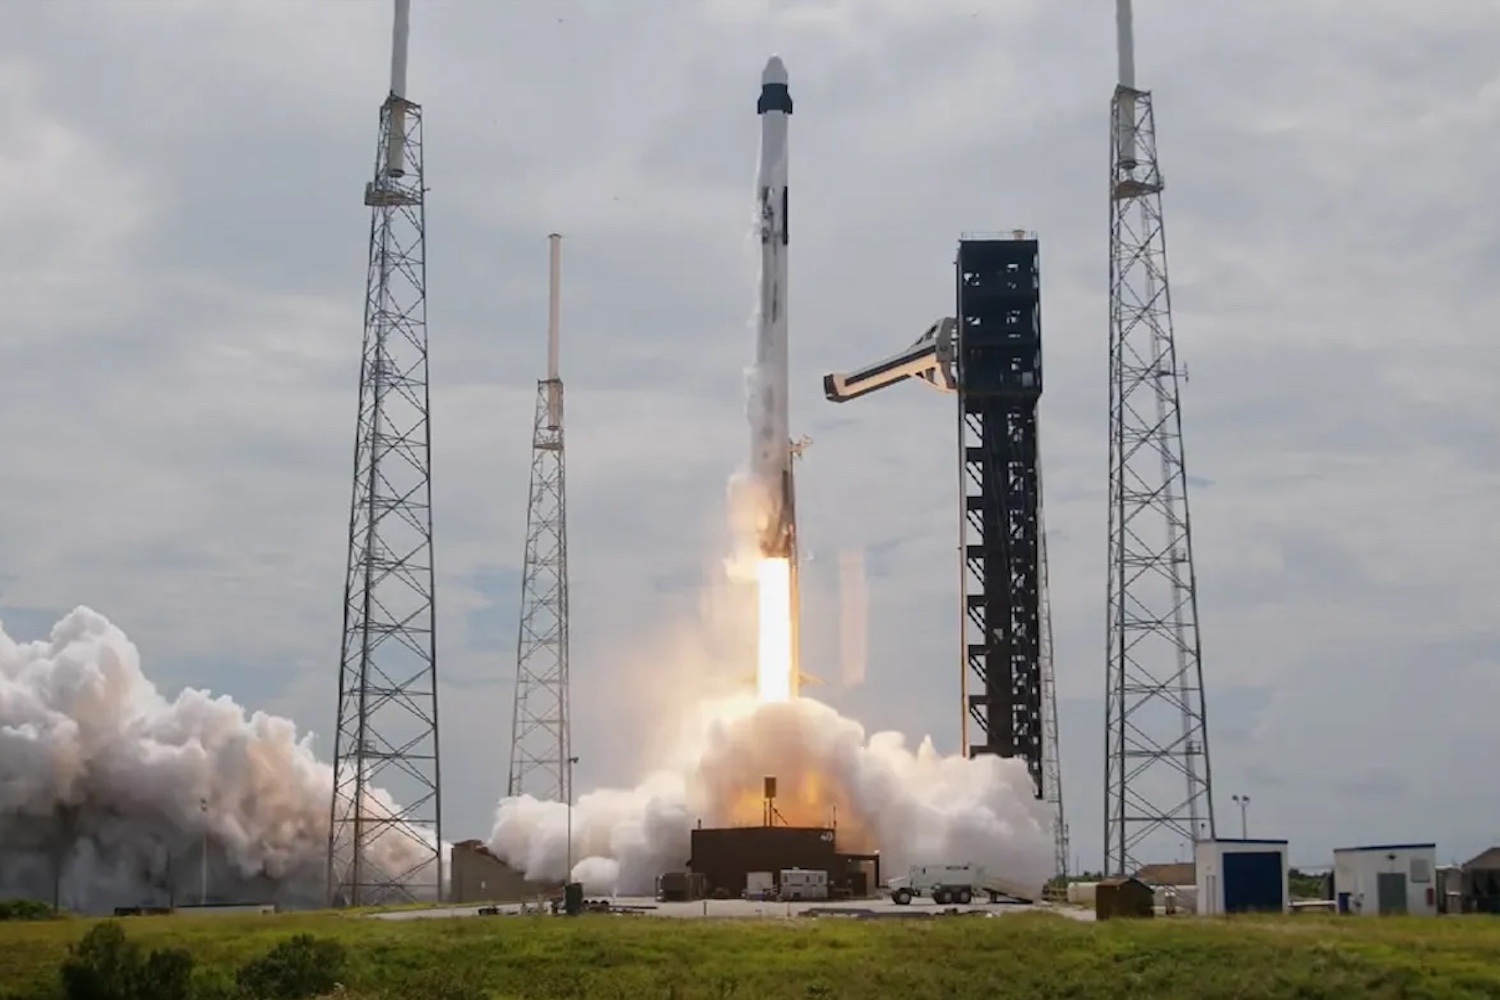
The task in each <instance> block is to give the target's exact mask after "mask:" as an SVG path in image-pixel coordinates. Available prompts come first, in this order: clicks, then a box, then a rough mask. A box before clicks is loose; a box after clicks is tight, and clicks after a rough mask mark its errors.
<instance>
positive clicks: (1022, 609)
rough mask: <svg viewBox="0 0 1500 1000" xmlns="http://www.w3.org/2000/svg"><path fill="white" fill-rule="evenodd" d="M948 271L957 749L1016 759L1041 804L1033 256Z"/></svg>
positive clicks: (991, 259) (980, 245) (1027, 249)
mask: <svg viewBox="0 0 1500 1000" xmlns="http://www.w3.org/2000/svg"><path fill="white" fill-rule="evenodd" d="M957 271H958V275H957V276H958V325H957V336H956V340H957V351H956V360H957V373H958V375H957V383H958V411H959V428H958V446H959V463H960V465H959V467H960V469H961V470H962V472H961V475H962V477H963V478H962V484H963V485H962V487H961V489H960V498H961V502H962V504H963V506H962V519H961V521H960V525H959V536H960V538H959V540H960V545H961V548H962V557H963V568H962V570H961V573H960V580H959V586H960V590H959V595H960V600H961V602H962V607H963V613H964V626H963V631H962V636H961V642H962V647H963V666H962V667H961V668H960V669H961V671H962V673H961V681H960V685H961V687H960V692H961V698H962V705H963V708H964V711H965V719H964V728H963V746H964V750H965V752H966V753H967V754H968V755H969V756H971V757H975V756H979V755H980V754H996V755H998V756H1001V757H1019V758H1021V759H1022V760H1024V761H1025V762H1026V768H1027V770H1028V771H1029V772H1030V774H1031V780H1032V782H1033V784H1034V786H1035V788H1036V795H1037V798H1042V797H1043V796H1044V795H1045V794H1046V789H1045V787H1044V786H1045V781H1044V780H1043V767H1042V757H1043V748H1042V744H1043V735H1042V729H1043V723H1042V719H1043V714H1044V713H1043V711H1042V669H1041V602H1040V584H1041V572H1040V556H1041V547H1040V537H1039V536H1040V513H1041V506H1040V501H1041V493H1040V482H1039V480H1038V475H1037V405H1038V403H1039V402H1040V400H1041V395H1042V320H1041V254H1040V248H1039V245H1038V243H1037V241H1036V239H1035V238H1028V236H1027V234H1026V233H1025V232H1024V231H1022V230H1018V231H1016V232H1015V233H1014V234H1013V235H1012V238H1011V239H988V238H965V239H961V240H959V243H958V267H957Z"/></svg>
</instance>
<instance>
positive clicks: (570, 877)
mask: <svg viewBox="0 0 1500 1000" xmlns="http://www.w3.org/2000/svg"><path fill="white" fill-rule="evenodd" d="M576 763H578V758H577V757H569V758H568V872H567V875H565V876H564V877H563V882H564V883H568V882H571V881H573V765H574V764H576Z"/></svg>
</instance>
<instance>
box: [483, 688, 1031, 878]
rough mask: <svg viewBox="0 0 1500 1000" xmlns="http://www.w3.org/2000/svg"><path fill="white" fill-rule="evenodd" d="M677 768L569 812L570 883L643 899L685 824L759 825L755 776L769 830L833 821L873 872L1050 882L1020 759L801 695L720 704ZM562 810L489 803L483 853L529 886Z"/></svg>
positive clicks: (673, 862)
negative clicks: (881, 723)
mask: <svg viewBox="0 0 1500 1000" xmlns="http://www.w3.org/2000/svg"><path fill="white" fill-rule="evenodd" d="M696 742H697V745H696V746H692V747H685V748H684V749H683V752H682V754H681V756H680V758H679V759H680V760H682V761H683V762H684V763H683V764H682V765H681V766H679V767H676V768H672V769H668V770H664V771H661V772H659V773H657V774H655V775H652V776H651V777H650V778H648V779H647V780H645V781H644V782H642V783H641V784H640V785H638V786H637V787H636V788H634V789H631V790H607V791H598V792H592V793H588V794H585V795H582V796H581V797H579V799H578V801H577V802H576V804H575V805H574V808H573V816H572V828H573V857H574V859H576V863H575V865H574V868H573V872H572V875H573V877H574V878H576V879H578V880H579V881H582V882H583V883H584V885H585V887H586V888H587V889H588V890H589V891H590V892H600V893H607V892H618V893H621V894H625V895H634V894H641V893H650V892H651V890H652V888H653V885H654V882H655V879H656V876H657V875H659V874H661V873H662V872H666V871H682V870H684V869H685V867H686V862H687V860H688V854H689V837H690V833H689V831H690V829H691V828H692V827H693V826H694V825H695V824H696V823H697V822H698V821H699V820H701V821H702V822H703V824H704V825H705V826H716V825H734V824H753V823H758V822H760V820H761V810H762V808H763V802H762V796H761V788H762V779H763V778H764V777H765V776H768V775H774V776H775V777H776V779H777V798H776V802H775V807H776V811H777V813H778V817H779V818H778V822H785V823H788V824H790V825H794V826H824V825H828V824H830V823H835V822H836V824H837V833H836V836H837V841H838V845H839V849H840V850H842V851H869V850H879V851H880V852H881V857H882V865H883V873H891V874H894V873H897V872H902V871H904V870H905V868H906V867H907V866H908V865H912V864H969V863H972V864H979V865H983V866H985V868H986V869H987V870H989V871H990V872H993V873H995V874H997V875H1001V876H1003V877H1005V878H1007V879H1009V880H1010V881H1012V882H1014V883H1017V884H1019V885H1022V886H1028V887H1031V888H1032V889H1035V890H1039V889H1040V888H1041V886H1042V885H1043V883H1045V882H1046V880H1047V879H1048V878H1050V877H1051V876H1052V874H1053V872H1052V868H1053V848H1052V831H1051V818H1050V814H1049V812H1048V810H1047V809H1046V808H1045V807H1044V806H1043V805H1042V804H1041V803H1039V802H1037V801H1036V799H1035V798H1034V797H1033V795H1032V784H1031V778H1030V776H1029V775H1028V773H1027V771H1026V766H1025V764H1024V762H1022V761H1020V760H1008V759H1001V758H998V757H978V758H973V759H968V758H964V757H959V756H953V757H944V756H941V755H940V754H938V753H937V752H936V751H935V750H934V749H933V746H932V742H931V740H923V741H922V743H921V744H920V745H919V746H917V747H916V748H915V750H913V749H911V748H909V747H908V746H907V745H906V741H905V738H904V737H902V736H901V735H900V734H898V733H889V732H887V733H875V734H873V735H869V736H867V735H866V733H865V730H864V727H862V726H861V725H860V724H859V723H857V722H854V721H853V720H850V719H846V718H844V717H842V716H840V715H839V714H838V713H837V712H835V711H834V710H833V709H831V708H829V707H828V706H826V705H823V704H821V703H820V702H817V701H813V700H811V699H807V698H801V699H798V700H795V701H787V702H777V703H770V704H759V705H757V704H754V703H751V702H743V703H733V704H726V705H723V706H721V707H720V708H719V710H718V711H715V712H712V713H710V721H709V722H708V724H707V725H706V726H705V727H704V729H703V731H702V733H701V734H700V735H699V737H698V739H697V741H696ZM567 824H568V815H567V807H566V806H565V805H564V804H563V803H560V802H539V801H537V800H536V799H534V798H532V797H531V796H522V797H520V798H516V799H505V800H502V801H501V803H500V807H499V811H498V814H497V817H496V822H495V829H494V832H493V833H492V834H491V835H490V841H489V847H490V850H492V851H493V852H494V853H495V854H496V855H497V856H499V857H500V858H501V859H502V860H504V861H506V862H508V863H510V864H511V865H513V866H514V867H516V868H518V869H520V870H521V871H523V872H524V873H525V874H526V875H527V877H528V878H531V879H535V880H539V881H541V880H545V881H556V880H560V879H561V878H562V877H563V874H564V870H565V868H566V865H567V862H566V858H567V854H568V852H567V832H566V831H567Z"/></svg>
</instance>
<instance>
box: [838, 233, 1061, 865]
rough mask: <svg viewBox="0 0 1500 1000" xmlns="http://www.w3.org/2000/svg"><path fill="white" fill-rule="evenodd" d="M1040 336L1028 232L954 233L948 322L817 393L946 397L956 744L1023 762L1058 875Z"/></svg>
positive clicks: (1036, 275)
mask: <svg viewBox="0 0 1500 1000" xmlns="http://www.w3.org/2000/svg"><path fill="white" fill-rule="evenodd" d="M1041 337H1042V329H1041V270H1040V252H1039V244H1038V243H1037V240H1036V238H1035V236H1034V235H1031V234H1028V233H1027V232H1025V231H1024V230H1015V231H1013V232H1012V233H1011V234H1009V236H1001V237H980V236H974V237H965V238H963V239H961V240H960V241H959V245H958V262H957V316H956V318H955V317H949V318H945V319H940V320H938V321H937V322H936V323H933V324H932V326H930V327H929V328H928V329H927V332H926V333H924V334H923V335H922V336H921V337H920V338H918V340H917V342H916V343H915V344H913V345H912V346H911V347H909V348H907V349H906V350H905V351H902V352H901V353H899V354H896V355H894V356H892V357H890V358H886V359H885V360H883V361H878V362H876V363H875V364H872V365H868V366H866V367H864V368H861V369H859V370H857V371H853V372H847V373H836V374H831V375H827V376H825V377H824V379H823V389H824V394H825V395H826V396H827V397H828V399H830V400H832V401H833V402H839V403H841V402H846V401H848V400H851V399H856V398H858V397H860V396H863V395H866V394H868V393H871V392H874V391H876V390H877V389H882V388H884V387H885V386H888V385H891V384H894V383H896V382H900V381H904V380H906V379H917V380H920V381H922V382H925V383H927V384H928V385H930V386H932V387H934V388H936V389H939V390H942V391H944V392H954V393H956V394H957V396H958V446H959V454H958V458H959V500H960V505H961V506H960V511H959V523H960V533H961V538H960V549H961V559H962V568H961V579H960V609H959V642H960V649H959V656H960V661H961V663H962V666H961V667H960V681H959V690H960V711H961V717H960V726H961V729H960V732H961V739H962V746H963V750H964V752H965V753H966V754H967V755H969V756H977V755H979V754H999V755H1001V756H1005V757H1019V758H1021V759H1022V760H1024V761H1025V762H1026V766H1027V768H1028V770H1029V771H1030V772H1031V776H1032V780H1033V782H1034V785H1035V788H1036V795H1037V797H1038V798H1042V799H1045V800H1046V801H1047V802H1048V803H1050V804H1051V805H1052V808H1053V813H1054V825H1055V831H1054V832H1055V836H1056V849H1057V864H1058V871H1059V872H1060V873H1061V872H1066V871H1067V861H1068V842H1067V826H1066V824H1065V823H1064V820H1063V807H1062V775H1061V765H1060V760H1059V756H1058V753H1057V750H1056V739H1057V707H1056V695H1055V683H1054V677H1053V668H1052V644H1051V625H1050V622H1049V621H1048V616H1047V612H1048V601H1047V599H1046V595H1045V587H1046V571H1045V567H1044V560H1045V557H1046V552H1045V547H1044V543H1043V539H1042V533H1043V527H1042V497H1041V475H1040V468H1039V463H1038V446H1037V404H1038V403H1039V401H1040V399H1041V393H1042V340H1041Z"/></svg>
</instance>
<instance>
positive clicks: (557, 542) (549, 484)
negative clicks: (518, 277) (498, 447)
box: [506, 233, 573, 803]
mask: <svg viewBox="0 0 1500 1000" xmlns="http://www.w3.org/2000/svg"><path fill="white" fill-rule="evenodd" d="M547 240H548V243H549V244H550V246H549V251H550V258H551V266H550V272H551V280H550V282H549V285H550V289H549V294H548V304H547V377H546V378H545V379H542V380H540V381H538V382H537V384H536V392H537V396H536V417H535V420H534V422H533V428H532V439H531V502H530V504H529V506H528V508H527V513H526V554H525V566H524V568H523V570H522V577H521V624H520V629H519V631H518V633H517V636H516V686H515V708H514V714H513V715H512V717H511V740H510V779H509V781H508V782H507V784H506V794H507V795H511V796H514V795H521V794H524V793H530V794H532V795H535V796H537V797H538V798H550V799H555V800H557V801H559V802H569V803H571V802H572V801H573V796H572V785H573V768H572V766H571V765H572V758H571V746H572V739H571V733H570V730H569V725H570V723H569V712H568V503H567V490H566V481H565V479H564V470H565V467H566V462H565V460H564V453H563V383H562V377H561V376H560V375H558V354H559V323H558V320H559V312H560V299H561V284H560V278H561V270H562V237H561V236H559V235H557V234H556V233H553V234H552V235H551V236H548V237H547Z"/></svg>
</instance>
